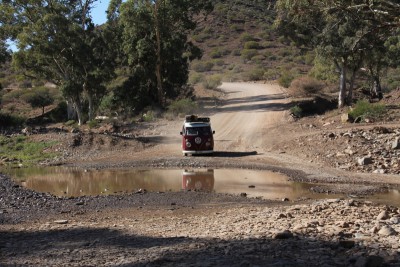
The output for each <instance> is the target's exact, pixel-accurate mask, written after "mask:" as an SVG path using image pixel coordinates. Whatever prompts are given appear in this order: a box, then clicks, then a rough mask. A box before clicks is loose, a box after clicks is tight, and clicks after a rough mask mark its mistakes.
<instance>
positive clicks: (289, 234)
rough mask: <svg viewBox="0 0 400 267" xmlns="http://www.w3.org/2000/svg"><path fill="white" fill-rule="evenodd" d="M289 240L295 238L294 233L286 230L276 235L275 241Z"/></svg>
mask: <svg viewBox="0 0 400 267" xmlns="http://www.w3.org/2000/svg"><path fill="white" fill-rule="evenodd" d="M289 238H293V233H292V232H290V231H289V230H285V231H283V232H279V233H276V234H275V235H274V239H289Z"/></svg>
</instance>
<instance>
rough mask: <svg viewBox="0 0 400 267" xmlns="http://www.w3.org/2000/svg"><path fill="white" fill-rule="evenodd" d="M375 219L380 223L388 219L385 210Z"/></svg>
mask: <svg viewBox="0 0 400 267" xmlns="http://www.w3.org/2000/svg"><path fill="white" fill-rule="evenodd" d="M376 219H377V220H378V221H380V220H387V219H389V213H388V212H387V211H386V210H384V211H382V212H381V213H379V215H378V217H376Z"/></svg>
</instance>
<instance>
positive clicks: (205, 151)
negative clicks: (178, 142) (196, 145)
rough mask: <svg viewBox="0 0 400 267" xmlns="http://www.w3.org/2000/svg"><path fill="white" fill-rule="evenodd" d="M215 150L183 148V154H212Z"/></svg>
mask: <svg viewBox="0 0 400 267" xmlns="http://www.w3.org/2000/svg"><path fill="white" fill-rule="evenodd" d="M212 153H214V150H182V154H183V155H184V156H185V155H188V154H190V155H204V154H212Z"/></svg>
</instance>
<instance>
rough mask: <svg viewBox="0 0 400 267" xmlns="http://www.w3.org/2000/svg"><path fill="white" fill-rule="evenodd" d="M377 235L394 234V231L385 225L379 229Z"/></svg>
mask: <svg viewBox="0 0 400 267" xmlns="http://www.w3.org/2000/svg"><path fill="white" fill-rule="evenodd" d="M378 235H381V236H391V235H396V231H395V230H394V229H393V228H392V227H390V226H388V225H385V226H383V227H382V228H381V229H380V230H379V232H378Z"/></svg>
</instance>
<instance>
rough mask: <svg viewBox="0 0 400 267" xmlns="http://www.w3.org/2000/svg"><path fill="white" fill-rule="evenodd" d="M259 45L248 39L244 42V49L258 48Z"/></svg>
mask: <svg viewBox="0 0 400 267" xmlns="http://www.w3.org/2000/svg"><path fill="white" fill-rule="evenodd" d="M260 48H261V46H260V44H259V43H258V42H256V41H248V42H246V43H245V44H244V49H260Z"/></svg>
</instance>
